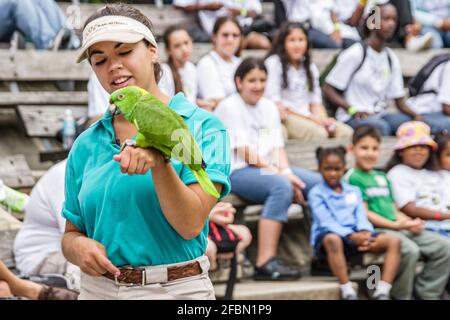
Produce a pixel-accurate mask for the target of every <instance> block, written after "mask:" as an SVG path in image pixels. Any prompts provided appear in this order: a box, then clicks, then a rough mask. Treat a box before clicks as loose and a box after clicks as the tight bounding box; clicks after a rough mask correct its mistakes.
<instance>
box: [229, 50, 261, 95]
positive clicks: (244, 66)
mask: <svg viewBox="0 0 450 320" xmlns="http://www.w3.org/2000/svg"><path fill="white" fill-rule="evenodd" d="M253 69H259V70H262V71H264V72H265V73H266V74H267V69H266V66H265V65H264V60H262V59H258V58H253V57H249V58H245V59H244V60H242V62H241V63H240V64H239V66H238V67H237V69H236V72H235V73H234V84H235V85H236V79H237V78H239V79H244V77H245V76H246V75H247V73H249V72H250V71H252V70H253ZM236 89H237V85H236Z"/></svg>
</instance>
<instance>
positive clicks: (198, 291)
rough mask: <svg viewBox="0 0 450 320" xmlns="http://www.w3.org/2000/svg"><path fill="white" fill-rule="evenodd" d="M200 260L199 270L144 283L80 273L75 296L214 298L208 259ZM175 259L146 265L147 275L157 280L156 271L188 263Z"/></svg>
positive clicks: (81, 298) (198, 259) (162, 272)
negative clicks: (119, 281) (125, 282)
mask: <svg viewBox="0 0 450 320" xmlns="http://www.w3.org/2000/svg"><path fill="white" fill-rule="evenodd" d="M192 261H198V262H199V263H200V267H201V269H202V273H201V274H199V275H195V276H191V277H186V278H181V279H177V280H173V281H166V280H167V276H165V279H164V276H163V278H161V282H155V283H151V284H147V285H144V286H132V287H129V286H122V285H117V284H116V283H115V282H114V281H113V280H110V279H108V278H106V277H103V276H100V277H92V276H89V275H87V274H85V273H81V290H80V295H79V296H78V300H182V299H191V300H215V294H214V287H213V285H212V283H211V280H210V279H209V276H208V270H209V261H208V258H207V257H206V256H201V257H199V258H197V259H195V260H192ZM189 262H191V261H186V262H182V263H174V264H170V265H162V266H150V267H145V269H146V273H147V277H148V278H152V279H155V281H157V278H158V275H159V274H164V270H167V268H168V267H174V266H179V265H183V264H186V263H189Z"/></svg>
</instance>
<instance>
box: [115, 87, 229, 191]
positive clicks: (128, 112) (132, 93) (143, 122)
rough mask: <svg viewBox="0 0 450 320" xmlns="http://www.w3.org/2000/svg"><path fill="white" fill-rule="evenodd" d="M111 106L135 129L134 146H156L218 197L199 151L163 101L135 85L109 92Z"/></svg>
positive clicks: (186, 130)
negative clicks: (184, 167)
mask: <svg viewBox="0 0 450 320" xmlns="http://www.w3.org/2000/svg"><path fill="white" fill-rule="evenodd" d="M109 102H110V104H111V107H113V108H115V113H116V114H117V113H122V114H123V115H124V117H125V118H126V119H127V120H128V121H129V122H131V123H133V124H134V125H135V126H136V128H137V129H138V134H137V136H136V146H137V147H140V148H148V147H152V148H155V149H157V150H159V151H160V152H161V153H162V154H163V156H164V157H165V158H166V160H168V159H170V158H172V157H173V158H175V159H178V160H179V161H181V163H183V164H184V165H186V166H187V167H188V168H189V169H190V170H191V171H192V173H193V174H194V176H195V178H196V179H197V181H198V182H199V184H200V186H201V187H202V188H203V190H204V191H205V192H206V193H207V194H209V195H211V196H213V197H215V198H216V199H218V198H219V197H220V194H219V192H217V190H216V188H215V186H214V184H213V183H212V181H211V179H210V178H209V176H208V174H207V173H206V171H205V168H206V164H205V162H204V161H203V156H202V152H201V150H200V148H199V146H198V144H197V142H196V141H195V139H194V137H193V136H192V134H191V133H190V131H189V129H188V127H187V125H186V123H185V122H184V120H183V118H182V117H181V116H180V115H179V114H178V113H176V112H175V111H174V110H172V108H170V107H169V106H168V105H167V104H165V103H164V102H162V101H161V100H159V99H158V98H156V97H155V96H152V95H151V94H150V93H148V92H147V91H146V90H144V89H142V88H139V87H137V86H128V87H125V88H121V89H118V90H116V91H114V92H113V93H112V94H111V97H110V101H109Z"/></svg>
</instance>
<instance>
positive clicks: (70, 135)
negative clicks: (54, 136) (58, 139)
mask: <svg viewBox="0 0 450 320" xmlns="http://www.w3.org/2000/svg"><path fill="white" fill-rule="evenodd" d="M75 125H76V124H75V119H74V117H73V114H72V110H70V109H66V111H65V114H64V125H63V133H62V140H63V148H64V150H69V149H70V148H71V147H72V144H73V142H74V140H75Z"/></svg>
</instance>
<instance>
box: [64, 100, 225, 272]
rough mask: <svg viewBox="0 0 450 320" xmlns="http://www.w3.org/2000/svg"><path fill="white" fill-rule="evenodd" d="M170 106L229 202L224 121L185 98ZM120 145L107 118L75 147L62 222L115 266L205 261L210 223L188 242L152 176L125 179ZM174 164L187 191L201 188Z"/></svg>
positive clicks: (211, 176) (68, 162) (108, 117)
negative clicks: (192, 186)
mask: <svg viewBox="0 0 450 320" xmlns="http://www.w3.org/2000/svg"><path fill="white" fill-rule="evenodd" d="M169 106H170V107H171V108H172V109H173V110H175V111H176V112H177V113H178V114H180V115H181V116H182V117H183V119H184V120H185V122H186V124H187V126H188V127H189V130H190V131H191V133H192V134H193V136H194V137H195V139H196V141H197V143H198V144H199V146H200V148H201V150H202V154H203V159H204V161H205V163H206V165H207V168H206V172H207V173H208V175H209V177H210V178H211V180H212V181H213V182H217V183H220V184H222V186H223V187H222V192H221V197H224V196H225V195H227V194H228V193H229V192H230V180H229V174H230V145H229V138H228V134H227V132H226V129H225V127H224V126H223V124H222V122H221V121H220V120H219V119H218V118H216V117H215V116H214V115H213V114H211V113H209V112H207V111H205V110H203V109H200V108H198V107H197V106H195V105H194V104H192V103H191V102H189V101H188V100H187V99H186V98H185V97H184V95H183V94H182V93H178V94H177V95H175V96H174V97H173V98H172V100H171V101H170V102H169ZM114 141H115V137H114V129H113V126H112V116H111V115H110V114H109V112H106V113H105V115H104V116H103V118H102V119H100V120H99V121H97V122H96V123H94V124H93V125H92V126H91V127H90V128H89V129H87V130H86V131H85V132H83V133H82V134H81V135H80V136H79V137H78V139H77V140H76V141H75V143H74V145H73V147H72V150H71V151H70V154H69V157H68V161H67V167H66V180H65V203H64V206H63V210H62V215H63V217H64V218H66V219H67V220H69V221H70V222H72V223H73V224H74V225H75V226H76V227H77V228H78V229H80V230H81V231H82V232H83V233H85V234H86V235H87V236H88V237H89V238H91V239H94V240H97V241H98V242H100V243H101V244H102V245H104V246H105V248H106V252H107V255H108V258H109V259H110V260H111V262H112V263H113V264H114V265H116V266H123V265H132V266H135V267H137V266H152V265H161V264H170V263H177V262H182V261H187V260H192V259H195V258H197V257H199V256H201V255H203V254H204V252H205V250H206V244H207V234H208V224H207V223H205V226H204V227H203V230H202V232H201V233H200V235H198V236H197V237H196V238H194V239H191V240H185V239H183V238H182V237H181V236H180V235H179V234H178V233H177V232H176V231H175V229H174V228H172V226H171V225H170V224H169V222H168V221H167V219H166V217H165V216H164V214H163V212H162V210H161V206H160V204H159V200H158V197H157V194H156V190H155V186H154V184H153V180H152V175H151V170H150V171H149V172H147V174H145V175H132V176H129V175H127V174H123V173H121V172H120V163H119V162H117V161H115V160H114V159H113V155H115V154H118V152H119V148H120V147H119V145H117V144H115V143H114ZM171 163H172V166H173V168H174V169H175V171H176V172H177V174H178V176H179V177H180V179H181V180H182V181H183V182H184V183H185V184H186V185H189V184H192V183H197V180H196V179H195V177H194V175H193V174H192V172H191V171H190V170H189V168H188V167H186V166H185V165H183V164H182V163H180V162H179V161H177V160H174V159H172V160H171Z"/></svg>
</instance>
